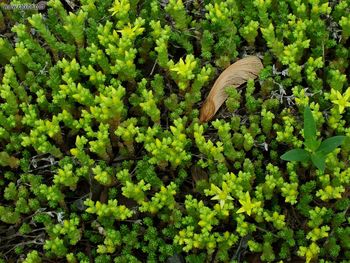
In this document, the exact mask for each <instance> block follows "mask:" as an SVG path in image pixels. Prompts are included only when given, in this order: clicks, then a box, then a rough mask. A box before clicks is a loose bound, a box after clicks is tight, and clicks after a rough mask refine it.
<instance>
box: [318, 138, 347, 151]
mask: <svg viewBox="0 0 350 263" xmlns="http://www.w3.org/2000/svg"><path fill="white" fill-rule="evenodd" d="M345 138H346V136H333V137H331V138H328V139H326V140H324V141H323V142H322V143H321V145H320V147H319V148H318V149H317V152H319V153H321V154H323V155H327V154H329V153H331V152H333V151H334V149H335V148H337V147H338V146H340V145H342V143H343V142H344V140H345Z"/></svg>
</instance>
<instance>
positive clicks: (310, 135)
mask: <svg viewBox="0 0 350 263" xmlns="http://www.w3.org/2000/svg"><path fill="white" fill-rule="evenodd" d="M304 139H305V143H304V144H305V146H306V147H308V148H309V149H311V150H312V151H315V150H316V149H317V147H318V142H317V140H316V123H315V120H314V117H313V116H312V112H311V110H310V108H309V107H308V106H306V107H305V110H304Z"/></svg>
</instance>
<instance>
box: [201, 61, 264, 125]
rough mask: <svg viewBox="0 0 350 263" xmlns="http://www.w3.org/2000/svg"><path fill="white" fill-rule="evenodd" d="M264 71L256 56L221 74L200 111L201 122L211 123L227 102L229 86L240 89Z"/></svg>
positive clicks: (234, 64) (237, 62)
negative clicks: (226, 90)
mask: <svg viewBox="0 0 350 263" xmlns="http://www.w3.org/2000/svg"><path fill="white" fill-rule="evenodd" d="M262 69H263V64H262V63H261V61H260V59H259V58H258V57H256V56H247V57H245V58H242V59H240V60H238V61H236V62H235V63H233V64H232V65H231V66H229V67H228V68H227V69H225V70H224V72H222V73H221V74H220V76H219V77H218V78H217V80H216V81H215V83H214V85H213V87H212V88H211V90H210V92H209V95H208V97H207V98H206V100H205V101H204V103H203V106H202V108H201V110H200V117H199V120H200V122H202V123H203V122H207V121H209V120H210V119H211V118H212V117H213V116H214V115H215V113H216V112H217V111H218V110H219V108H220V107H221V105H222V104H223V103H224V102H225V100H226V99H227V97H228V95H227V93H226V92H225V88H226V87H227V86H234V87H236V88H237V87H239V86H240V85H242V84H244V83H245V82H247V81H248V79H256V78H257V77H258V75H259V73H260V71H261V70H262Z"/></svg>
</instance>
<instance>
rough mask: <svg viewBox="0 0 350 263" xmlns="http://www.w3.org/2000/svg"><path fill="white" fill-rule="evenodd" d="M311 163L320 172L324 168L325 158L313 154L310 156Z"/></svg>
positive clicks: (321, 155) (318, 154)
mask: <svg viewBox="0 0 350 263" xmlns="http://www.w3.org/2000/svg"><path fill="white" fill-rule="evenodd" d="M311 161H312V163H313V164H314V165H315V166H316V167H317V168H318V169H319V170H321V171H322V172H323V171H324V169H325V167H326V156H325V155H323V154H321V153H314V154H312V155H311Z"/></svg>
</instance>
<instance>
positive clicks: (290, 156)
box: [281, 149, 310, 162]
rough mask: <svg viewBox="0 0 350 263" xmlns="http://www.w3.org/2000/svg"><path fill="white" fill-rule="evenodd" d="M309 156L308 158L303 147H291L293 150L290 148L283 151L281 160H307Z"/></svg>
mask: <svg viewBox="0 0 350 263" xmlns="http://www.w3.org/2000/svg"><path fill="white" fill-rule="evenodd" d="M309 158H310V155H309V153H308V152H307V151H305V150H303V149H293V150H290V151H288V152H286V153H284V154H283V155H282V156H281V159H282V160H285V161H298V162H301V161H307V160H309Z"/></svg>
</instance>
